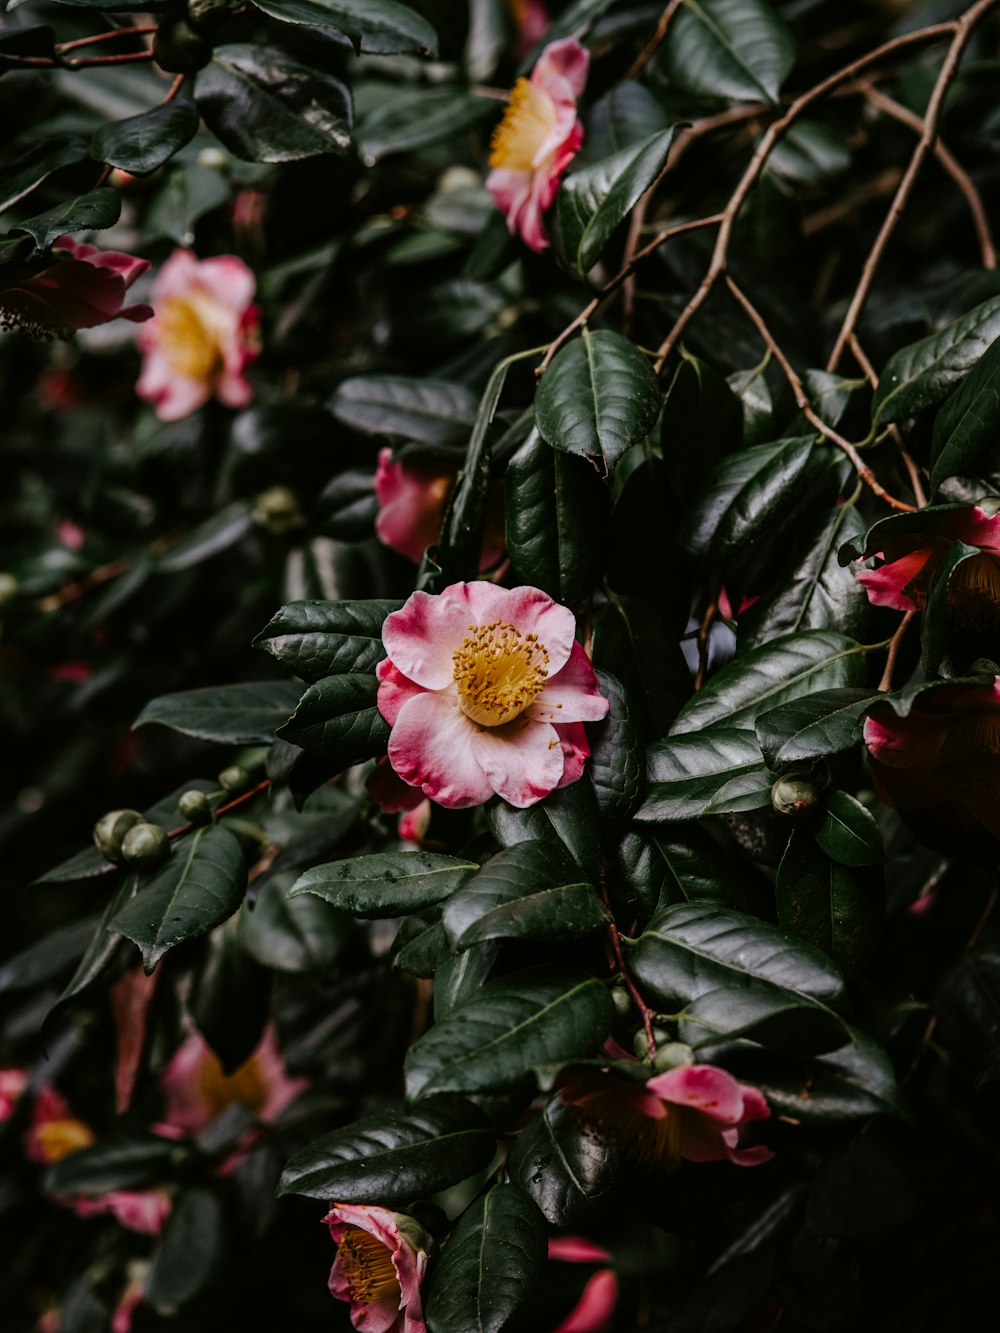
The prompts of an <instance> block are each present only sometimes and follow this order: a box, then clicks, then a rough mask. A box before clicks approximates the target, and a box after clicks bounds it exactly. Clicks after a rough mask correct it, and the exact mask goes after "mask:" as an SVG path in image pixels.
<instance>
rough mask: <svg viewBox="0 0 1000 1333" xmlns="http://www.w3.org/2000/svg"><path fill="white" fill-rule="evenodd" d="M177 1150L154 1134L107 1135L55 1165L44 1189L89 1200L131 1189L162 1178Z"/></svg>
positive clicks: (49, 1172) (166, 1140)
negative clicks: (81, 1196)
mask: <svg viewBox="0 0 1000 1333" xmlns="http://www.w3.org/2000/svg"><path fill="white" fill-rule="evenodd" d="M176 1147H177V1145H176V1143H174V1142H173V1141H172V1140H170V1139H158V1138H154V1137H153V1135H151V1134H150V1135H146V1136H144V1137H142V1136H139V1135H133V1134H122V1133H112V1134H106V1135H104V1137H103V1138H101V1139H99V1140H98V1141H97V1142H96V1143H91V1144H89V1145H88V1146H87V1147H86V1148H80V1149H79V1150H78V1151H77V1152H74V1153H70V1154H69V1155H68V1156H66V1157H61V1158H60V1159H59V1161H57V1162H55V1163H53V1165H52V1166H50V1167H49V1169H48V1170H47V1171H46V1172H45V1177H44V1188H45V1189H46V1190H47V1191H48V1192H50V1193H52V1194H70V1195H72V1194H83V1195H86V1196H87V1197H88V1198H96V1197H99V1196H100V1195H102V1194H107V1192H108V1191H109V1190H120V1189H129V1188H130V1187H131V1186H133V1185H141V1184H143V1183H144V1182H146V1181H149V1180H154V1179H156V1178H157V1177H158V1176H162V1175H163V1174H164V1173H165V1172H166V1171H167V1169H168V1167H169V1165H170V1161H171V1158H172V1157H173V1155H174V1153H175V1151H176Z"/></svg>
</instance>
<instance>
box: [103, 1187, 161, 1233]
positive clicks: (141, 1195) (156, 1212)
mask: <svg viewBox="0 0 1000 1333" xmlns="http://www.w3.org/2000/svg"><path fill="white" fill-rule="evenodd" d="M105 1198H106V1199H107V1202H108V1206H109V1208H110V1210H111V1212H112V1213H113V1214H114V1216H115V1217H116V1218H117V1220H118V1222H119V1223H120V1224H121V1225H122V1226H123V1227H125V1229H126V1230H127V1231H137V1232H138V1233H139V1234H140V1235H142V1236H158V1235H159V1234H160V1232H161V1231H162V1230H163V1224H164V1223H165V1222H166V1220H167V1218H168V1217H169V1216H170V1209H171V1207H172V1202H173V1201H172V1200H171V1198H170V1195H169V1194H168V1193H167V1192H166V1190H112V1191H111V1193H110V1194H107V1195H106V1196H105Z"/></svg>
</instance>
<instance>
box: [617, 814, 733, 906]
mask: <svg viewBox="0 0 1000 1333" xmlns="http://www.w3.org/2000/svg"><path fill="white" fill-rule="evenodd" d="M618 865H619V867H620V869H621V873H622V876H623V878H624V880H625V883H626V885H627V887H628V889H629V891H630V892H631V893H632V895H633V896H634V897H635V898H636V899H637V900H638V902H639V903H640V905H641V907H642V909H643V918H644V919H648V918H649V917H650V916H652V915H653V913H654V912H655V911H657V910H658V909H659V908H662V907H668V906H669V905H670V904H671V903H683V902H692V901H694V900H696V899H700V898H707V899H711V900H713V901H716V902H721V903H722V904H723V905H724V906H726V907H735V908H738V909H739V908H743V907H745V906H747V905H748V904H747V902H746V899H747V898H748V892H747V888H748V882H749V881H748V874H747V871H746V868H745V866H744V865H742V864H741V863H740V862H739V861H736V860H734V859H733V858H732V857H731V856H729V855H727V854H726V852H724V851H723V849H722V848H721V847H720V846H719V844H718V843H717V842H716V841H715V839H714V838H713V837H712V836H711V835H710V834H708V833H706V832H705V831H704V829H701V828H698V827H694V826H691V825H688V826H687V827H686V828H684V829H667V830H663V831H656V832H653V830H651V829H630V830H629V831H628V833H626V835H625V837H624V838H623V839H622V842H621V846H620V847H619V849H618Z"/></svg>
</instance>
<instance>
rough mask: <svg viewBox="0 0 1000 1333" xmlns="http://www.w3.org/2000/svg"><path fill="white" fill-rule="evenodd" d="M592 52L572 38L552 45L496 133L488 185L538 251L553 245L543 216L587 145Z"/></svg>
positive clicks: (521, 83)
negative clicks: (584, 102)
mask: <svg viewBox="0 0 1000 1333" xmlns="http://www.w3.org/2000/svg"><path fill="white" fill-rule="evenodd" d="M589 65H590V54H589V52H588V51H587V50H586V48H585V47H583V46H581V45H580V43H579V42H578V41H577V40H576V39H575V38H573V37H566V38H564V39H563V40H562V41H558V42H552V43H551V44H550V45H549V46H547V47H546V48H545V50H544V51H543V52H542V54H541V55H540V56H539V58H538V61H537V63H536V64H535V68H534V69H533V70H532V72H531V78H530V79H518V81H517V82H516V83H515V84H514V87H513V88H512V89H511V94H510V102H509V104H508V106H507V110H506V111H505V112H504V117H503V120H501V122H500V124H499V125H498V126H497V128H496V130H495V131H494V133H493V142H492V145H491V151H490V167H491V168H492V170H491V171H490V174H489V175H488V176H487V177H486V187H487V189H488V190H489V191H490V193H491V194H492V196H493V198H494V200H495V201H496V204H497V207H498V208H500V209H501V210H502V211H503V212H504V214H506V217H507V226H508V228H509V230H510V231H512V232H520V234H521V238H522V239H523V240H524V242H525V244H527V245H530V246H531V248H532V249H533V250H544V249H545V248H546V247H547V246H548V244H549V238H548V234H547V232H546V230H545V222H544V220H543V214H544V213H545V211H546V209H548V208H550V207H551V206H552V202H553V200H554V199H555V197H556V191H557V190H558V189H559V182H560V181H561V180H562V178H563V175H564V173H565V171H566V168H567V167H568V166H569V164H570V162H572V160H573V158H574V157H575V156H576V155H577V153H578V152H579V151H580V147H581V145H582V144H583V126H582V125H581V123H580V121H579V120H578V119H577V114H576V104H577V100H578V99H579V97H580V94H581V93H582V92H583V88H584V84H585V83H586V82H587V70H588V67H589Z"/></svg>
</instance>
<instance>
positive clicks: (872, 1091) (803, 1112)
mask: <svg viewBox="0 0 1000 1333" xmlns="http://www.w3.org/2000/svg"><path fill="white" fill-rule="evenodd" d="M744 1076H745V1077H750V1076H751V1075H750V1072H749V1068H748V1070H747V1071H746V1074H745V1075H744ZM752 1077H753V1081H754V1083H756V1085H757V1086H758V1087H759V1088H760V1090H761V1092H763V1093H764V1095H765V1096H766V1097H767V1100H768V1101H769V1102H770V1104H771V1106H772V1108H773V1109H774V1110H775V1111H776V1112H777V1113H778V1114H780V1115H785V1116H788V1117H789V1118H790V1119H792V1120H794V1121H799V1120H801V1121H803V1122H804V1123H806V1124H809V1123H812V1122H818V1123H821V1124H822V1123H829V1124H838V1123H843V1122H844V1121H849V1120H859V1119H866V1118H867V1117H868V1116H872V1115H883V1114H889V1115H898V1114H900V1113H901V1110H902V1107H901V1104H900V1099H899V1090H898V1088H897V1086H896V1077H895V1074H894V1072H893V1068H892V1062H891V1060H890V1059H889V1057H888V1055H886V1053H885V1051H884V1050H883V1049H882V1047H881V1046H879V1044H878V1043H877V1042H876V1041H875V1040H874V1039H873V1038H872V1037H869V1036H868V1035H867V1033H864V1032H859V1031H857V1030H852V1031H851V1041H850V1042H849V1043H848V1044H847V1045H845V1046H842V1047H841V1048H840V1049H839V1050H837V1051H832V1052H830V1053H828V1054H826V1055H820V1056H818V1057H816V1058H813V1059H810V1060H803V1061H801V1062H791V1061H789V1060H787V1059H783V1060H781V1061H775V1062H774V1063H773V1064H772V1063H770V1062H764V1063H763V1064H761V1063H758V1062H755V1063H754V1064H753V1074H752Z"/></svg>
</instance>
